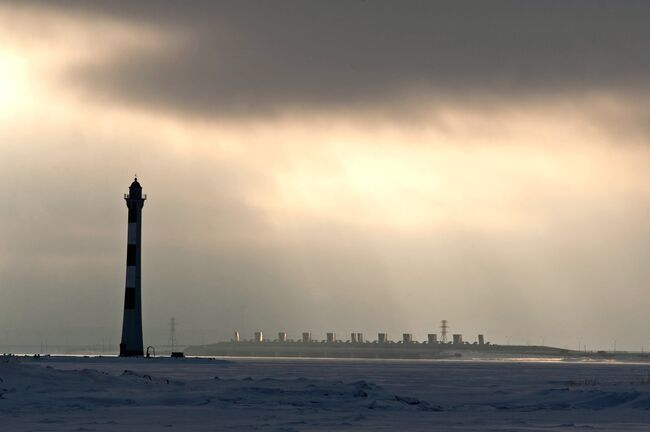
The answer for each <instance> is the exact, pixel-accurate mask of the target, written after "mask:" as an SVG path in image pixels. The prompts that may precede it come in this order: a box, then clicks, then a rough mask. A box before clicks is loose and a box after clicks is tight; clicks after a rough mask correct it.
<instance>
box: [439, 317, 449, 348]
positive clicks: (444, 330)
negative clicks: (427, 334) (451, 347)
mask: <svg viewBox="0 0 650 432" xmlns="http://www.w3.org/2000/svg"><path fill="white" fill-rule="evenodd" d="M448 329H449V326H448V325H447V320H442V321H441V322H440V341H441V342H442V343H447V330H448Z"/></svg>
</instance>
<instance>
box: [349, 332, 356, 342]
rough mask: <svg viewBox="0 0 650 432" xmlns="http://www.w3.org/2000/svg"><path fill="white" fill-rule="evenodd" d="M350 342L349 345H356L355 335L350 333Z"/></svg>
mask: <svg viewBox="0 0 650 432" xmlns="http://www.w3.org/2000/svg"><path fill="white" fill-rule="evenodd" d="M350 342H351V343H357V334H356V333H354V332H352V333H350Z"/></svg>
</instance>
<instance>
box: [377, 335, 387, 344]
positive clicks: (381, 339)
mask: <svg viewBox="0 0 650 432" xmlns="http://www.w3.org/2000/svg"><path fill="white" fill-rule="evenodd" d="M377 342H379V343H388V333H377Z"/></svg>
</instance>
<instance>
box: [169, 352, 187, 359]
mask: <svg viewBox="0 0 650 432" xmlns="http://www.w3.org/2000/svg"><path fill="white" fill-rule="evenodd" d="M183 357H185V354H183V352H182V351H172V358H183Z"/></svg>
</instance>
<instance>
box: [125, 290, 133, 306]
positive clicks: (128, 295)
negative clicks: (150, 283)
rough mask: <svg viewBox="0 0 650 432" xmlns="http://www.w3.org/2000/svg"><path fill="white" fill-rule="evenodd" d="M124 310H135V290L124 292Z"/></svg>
mask: <svg viewBox="0 0 650 432" xmlns="http://www.w3.org/2000/svg"><path fill="white" fill-rule="evenodd" d="M124 309H135V288H129V287H127V288H126V290H124Z"/></svg>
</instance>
